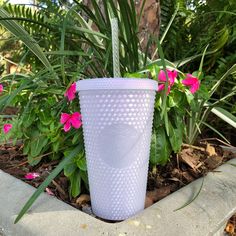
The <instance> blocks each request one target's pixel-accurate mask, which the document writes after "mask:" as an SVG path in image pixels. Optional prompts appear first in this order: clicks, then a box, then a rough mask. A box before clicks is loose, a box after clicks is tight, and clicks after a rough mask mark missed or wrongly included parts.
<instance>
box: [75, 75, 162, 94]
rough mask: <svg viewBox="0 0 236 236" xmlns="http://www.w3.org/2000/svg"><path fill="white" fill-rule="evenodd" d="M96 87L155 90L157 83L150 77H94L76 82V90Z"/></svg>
mask: <svg viewBox="0 0 236 236" xmlns="http://www.w3.org/2000/svg"><path fill="white" fill-rule="evenodd" d="M98 89H121V90H126V89H137V90H156V91H157V89H158V83H157V81H155V80H151V79H145V78H144V79H143V78H142V79H140V78H95V79H84V80H79V81H77V82H76V91H77V92H78V91H82V90H98Z"/></svg>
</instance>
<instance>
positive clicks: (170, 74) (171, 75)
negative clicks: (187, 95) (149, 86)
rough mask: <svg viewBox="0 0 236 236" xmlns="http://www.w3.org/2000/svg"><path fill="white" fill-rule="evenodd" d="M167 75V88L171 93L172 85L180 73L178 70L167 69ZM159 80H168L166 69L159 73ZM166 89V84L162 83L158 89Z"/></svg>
mask: <svg viewBox="0 0 236 236" xmlns="http://www.w3.org/2000/svg"><path fill="white" fill-rule="evenodd" d="M166 72H167V75H168V78H169V80H168V90H167V94H169V93H170V89H171V87H172V86H173V85H174V83H175V79H176V78H177V76H178V73H177V71H176V70H174V71H171V70H168V69H167V70H166ZM158 80H159V81H161V82H166V74H165V71H164V70H160V73H159V74H158ZM164 89H165V84H161V85H159V86H158V91H161V90H164Z"/></svg>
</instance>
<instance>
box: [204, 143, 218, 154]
mask: <svg viewBox="0 0 236 236" xmlns="http://www.w3.org/2000/svg"><path fill="white" fill-rule="evenodd" d="M206 152H207V153H208V155H209V156H214V155H217V153H216V150H215V148H214V147H213V146H212V145H211V144H209V143H207V146H206Z"/></svg>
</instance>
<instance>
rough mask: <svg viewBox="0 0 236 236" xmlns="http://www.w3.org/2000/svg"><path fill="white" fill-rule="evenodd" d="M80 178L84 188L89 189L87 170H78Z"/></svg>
mask: <svg viewBox="0 0 236 236" xmlns="http://www.w3.org/2000/svg"><path fill="white" fill-rule="evenodd" d="M80 176H81V179H82V180H83V181H84V184H85V187H86V189H87V190H88V191H89V184H88V173H87V171H82V170H81V171H80Z"/></svg>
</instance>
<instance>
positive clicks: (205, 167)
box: [0, 139, 236, 236]
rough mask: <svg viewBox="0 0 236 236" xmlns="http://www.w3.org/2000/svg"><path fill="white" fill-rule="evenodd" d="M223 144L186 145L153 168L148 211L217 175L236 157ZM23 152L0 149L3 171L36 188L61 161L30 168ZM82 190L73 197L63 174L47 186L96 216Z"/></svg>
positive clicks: (235, 222)
mask: <svg viewBox="0 0 236 236" xmlns="http://www.w3.org/2000/svg"><path fill="white" fill-rule="evenodd" d="M220 144H222V143H221V142H220V140H218V139H210V141H209V140H202V141H201V142H200V143H199V146H192V145H187V144H185V145H183V146H182V150H181V151H180V152H179V154H178V155H173V156H172V157H171V159H170V161H169V162H168V163H167V165H165V166H157V167H152V168H151V167H150V169H149V174H148V185H147V195H146V203H145V207H149V206H151V205H152V204H154V203H155V202H157V201H159V200H161V199H162V198H164V197H166V196H167V195H168V194H171V193H173V192H175V191H176V190H178V189H180V188H181V187H183V186H185V185H187V184H188V183H190V182H192V181H194V180H195V179H197V178H200V177H202V176H204V175H206V174H207V173H208V172H210V171H214V169H215V168H217V167H218V166H219V165H221V164H222V163H224V162H226V161H228V160H230V159H232V158H235V157H236V155H235V154H234V153H232V152H230V151H226V150H223V149H222V148H221V147H220ZM22 149H23V144H17V145H15V146H12V145H11V144H5V145H2V146H0V169H2V170H3V171H5V172H6V173H9V174H10V175H13V176H15V177H16V178H18V179H21V180H22V181H24V182H26V183H28V184H30V185H32V186H33V187H36V188H37V187H38V186H39V185H40V184H41V183H42V182H43V181H44V180H45V178H46V177H47V176H48V175H49V174H50V173H51V171H52V170H53V169H54V168H55V166H56V165H57V164H58V163H59V160H53V161H51V160H49V159H47V158H46V157H45V159H43V160H42V161H41V163H40V164H38V165H36V166H30V165H29V164H28V162H27V157H26V156H25V155H23V154H22ZM29 172H37V173H39V174H40V176H39V177H38V178H35V179H33V180H27V179H26V178H25V175H26V174H27V173H29ZM81 190H82V191H81V195H80V196H79V197H77V198H72V197H70V195H69V181H68V179H67V178H66V177H65V176H64V174H63V173H61V174H60V175H59V176H57V177H56V178H55V179H54V180H53V181H52V183H51V184H50V185H49V186H48V188H47V189H46V192H47V193H48V194H50V195H54V196H55V197H57V198H58V199H60V200H62V201H64V202H66V203H68V204H70V205H72V206H73V207H76V208H77V209H79V210H81V211H83V212H86V213H88V214H90V215H93V213H92V210H91V205H90V196H89V193H88V191H87V190H86V188H85V187H84V186H83V185H82V189H81ZM22 204H23V203H22ZM225 232H226V233H227V235H231V236H236V215H235V216H232V218H231V219H230V220H229V222H228V224H227V226H226V228H225Z"/></svg>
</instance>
